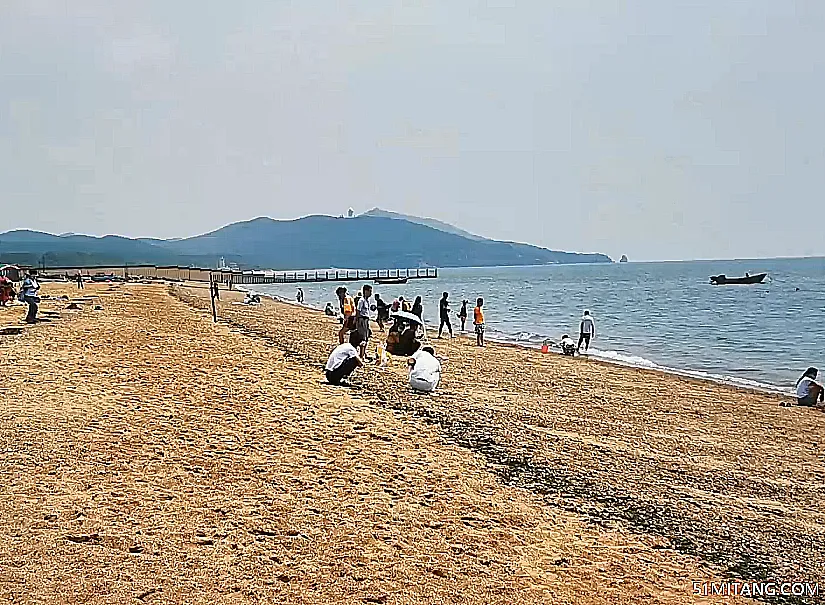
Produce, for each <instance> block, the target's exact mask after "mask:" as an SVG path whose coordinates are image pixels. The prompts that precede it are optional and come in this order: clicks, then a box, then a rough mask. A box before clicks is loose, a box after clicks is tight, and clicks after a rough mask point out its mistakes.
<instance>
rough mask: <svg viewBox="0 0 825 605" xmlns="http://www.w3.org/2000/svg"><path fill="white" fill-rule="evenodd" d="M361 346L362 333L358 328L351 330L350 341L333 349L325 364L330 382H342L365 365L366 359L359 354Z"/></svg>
mask: <svg viewBox="0 0 825 605" xmlns="http://www.w3.org/2000/svg"><path fill="white" fill-rule="evenodd" d="M360 346H361V333H360V332H358V331H357V330H355V331H352V332H350V335H349V342H346V343H344V344H341V345H338V346H337V347H335V349H333V351H332V353H331V354H330V356H329V359H327V365H326V366H324V374H325V375H326V377H327V382H328V383H330V384H341V382H342V381H344V380H346V379H347V378H349V376H350V375H351V374H352V373H353V372H354V371H355V368H357V367H360V366H363V365H364V361H363V360H362V359H361V357H360V356H359V355H358V347H360Z"/></svg>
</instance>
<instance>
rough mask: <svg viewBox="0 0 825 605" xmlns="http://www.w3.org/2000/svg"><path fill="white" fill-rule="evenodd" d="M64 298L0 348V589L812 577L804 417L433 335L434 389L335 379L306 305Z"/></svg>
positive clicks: (553, 595) (715, 392)
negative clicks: (441, 361)
mask: <svg viewBox="0 0 825 605" xmlns="http://www.w3.org/2000/svg"><path fill="white" fill-rule="evenodd" d="M44 290H45V291H46V293H49V294H59V293H62V292H63V291H66V292H67V293H70V294H72V295H74V294H75V292H73V291H71V290H70V289H69V288H68V287H66V286H60V285H51V284H50V285H47V286H46V287H45V288H44ZM84 293H85V294H86V295H99V297H100V298H99V304H100V306H101V307H102V309H100V310H94V309H93V308H92V307H93V304H95V303H94V301H87V302H84V303H83V304H81V309H80V310H79V311H66V310H64V308H65V306H66V302H64V301H45V302H44V308H46V309H47V310H48V309H49V308H50V307H51V308H53V309H54V310H56V311H59V312H60V317H59V319H56V320H55V321H53V322H51V323H48V324H39V325H36V326H31V327H27V328H26V329H25V330H24V331H23V333H22V334H21V335H12V336H0V348H2V351H3V354H2V358H0V370H2V375H3V382H2V385H0V397H2V402H0V450H1V451H2V462H0V602H13V603H48V604H53V603H128V602H134V603H184V602H185V603H282V602H283V603H390V604H391V603H621V602H626V603H636V602H649V603H686V602H691V603H695V602H703V600H702V599H696V598H694V596H693V595H692V594H691V586H692V582H693V581H694V580H708V579H711V578H714V577H716V578H718V577H721V576H723V575H725V574H732V575H733V576H734V577H739V578H745V579H754V578H756V577H757V576H759V577H770V578H776V579H789V578H793V579H796V578H800V579H806V580H809V581H811V580H814V581H815V580H819V581H822V580H823V578H825V573H823V554H822V553H823V551H825V549H823V548H822V545H823V533H822V529H821V528H822V521H823V518H822V517H823V515H822V512H821V507H820V503H821V501H822V496H823V490H825V487H823V486H825V481H823V472H822V462H823V458H822V457H823V448H822V446H821V443H820V441H819V440H820V438H821V435H822V428H823V426H825V415H823V414H821V413H818V412H815V411H813V410H804V409H798V408H790V409H784V408H779V407H778V405H777V400H775V399H772V398H770V397H766V396H762V395H757V394H751V393H746V392H743V391H738V390H734V389H728V388H724V387H720V386H717V385H712V384H709V383H699V382H693V381H687V380H682V379H678V378H674V377H668V376H663V375H658V374H654V373H650V372H642V371H635V370H629V369H624V368H617V367H611V366H607V365H604V364H595V363H587V362H582V361H580V360H568V359H563V358H560V357H557V356H542V355H540V354H538V353H536V352H533V351H525V350H520V349H515V348H508V347H499V346H490V347H488V348H487V349H485V350H479V349H476V348H475V347H472V346H471V345H470V343H469V342H467V341H465V340H463V339H456V340H454V341H443V342H438V343H437V344H436V348H437V349H438V351H439V353H440V354H442V355H444V356H445V357H447V358H448V359H449V360H448V361H447V363H446V364H445V371H444V381H443V385H442V388H441V389H440V392H439V393H437V394H436V395H435V396H419V395H414V394H412V393H410V392H409V390H408V389H407V387H406V386H405V381H404V372H403V368H402V366H401V365H400V364H396V365H394V366H391V367H390V368H387V369H374V368H370V369H368V370H366V371H363V372H359V374H358V376H357V377H356V378H355V379H354V381H353V382H354V386H353V388H351V389H345V388H340V387H331V386H328V385H325V384H323V383H322V381H321V371H320V367H321V364H322V363H323V361H324V360H325V358H326V355H327V354H328V352H329V350H330V348H331V346H332V345H333V344H334V343H335V332H336V331H337V327H336V326H337V324H335V323H334V322H333V321H331V320H329V319H327V318H324V317H323V316H321V315H319V314H316V313H313V312H310V311H307V310H305V309H300V308H296V307H294V306H291V305H284V304H278V303H274V302H271V301H266V302H265V304H263V305H261V306H260V307H258V308H249V307H245V306H241V305H237V304H233V301H235V302H236V301H237V300H239V297H238V295H237V294H236V293H232V294H229V293H224V297H223V298H224V300H223V301H222V302H221V303H220V305H219V312H220V315H221V318H222V322H221V323H219V324H218V325H213V324H212V322H211V318H210V316H209V313H208V311H207V309H208V306H207V305H208V301H207V299H206V294H207V290H206V289H205V288H202V287H192V286H190V287H186V288H181V287H176V288H175V296H174V297H173V296H172V295H170V293H169V292H168V291H167V288H166V287H165V286H162V285H151V286H142V285H120V286H107V285H94V286H88V287H87V289H86V290H85V292H84ZM24 312H25V309H24V307H14V308H12V309H0V325H6V324H8V323H14V322H18V321H19V320H20V319H21V318H22V315H23V314H24ZM707 601H708V602H710V601H712V599H707ZM715 601H716V602H732V601H735V600H734V599H730V598H716V599H715Z"/></svg>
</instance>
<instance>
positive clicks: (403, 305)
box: [398, 296, 412, 313]
mask: <svg viewBox="0 0 825 605" xmlns="http://www.w3.org/2000/svg"><path fill="white" fill-rule="evenodd" d="M398 302H400V303H401V310H402V311H404V312H405V313H409V312H410V309H412V306H411V305H410V301H408V300H404V297H403V296H399V297H398Z"/></svg>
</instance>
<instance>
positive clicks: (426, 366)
mask: <svg viewBox="0 0 825 605" xmlns="http://www.w3.org/2000/svg"><path fill="white" fill-rule="evenodd" d="M407 363H408V364H409V366H410V386H411V387H412V389H413V390H414V391H422V392H424V393H432V392H433V391H435V388H436V387H437V386H438V383H439V381H440V380H441V362H439V361H438V359H436V357H435V350H434V349H433V348H432V347H422V348H420V349H418V350H417V351H416V352H415V353H413V354H412V357H410V359H409V360H407Z"/></svg>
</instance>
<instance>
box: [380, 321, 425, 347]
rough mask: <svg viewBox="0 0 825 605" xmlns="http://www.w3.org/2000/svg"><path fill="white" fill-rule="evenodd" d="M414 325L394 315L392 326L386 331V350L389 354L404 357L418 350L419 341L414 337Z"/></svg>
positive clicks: (415, 331)
mask: <svg viewBox="0 0 825 605" xmlns="http://www.w3.org/2000/svg"><path fill="white" fill-rule="evenodd" d="M416 334H417V328H416V326H415V325H413V324H411V323H409V322H407V321H404V320H403V319H401V318H400V317H396V318H395V321H394V322H393V324H392V327H391V328H390V329H389V332H387V346H386V347H385V348H386V351H387V353H389V354H391V355H399V356H403V357H406V356H408V355H412V354H413V353H415V351H417V350H418V347H419V346H420V345H421V343H420V342H419V341H418V340H417V339H416Z"/></svg>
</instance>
